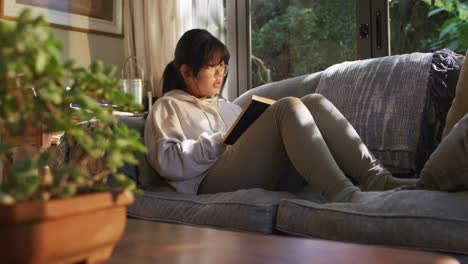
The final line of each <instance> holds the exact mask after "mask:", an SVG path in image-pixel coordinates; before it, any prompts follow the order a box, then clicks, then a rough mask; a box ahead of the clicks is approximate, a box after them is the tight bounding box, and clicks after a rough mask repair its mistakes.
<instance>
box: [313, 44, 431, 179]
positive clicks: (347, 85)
mask: <svg viewBox="0 0 468 264" xmlns="http://www.w3.org/2000/svg"><path fill="white" fill-rule="evenodd" d="M431 62H432V53H412V54H405V55H397V56H389V57H383V58H376V59H368V60H361V61H353V62H344V63H341V64H337V65H334V66H331V67H330V68H328V69H326V70H325V71H324V72H323V74H322V78H321V80H320V83H319V85H318V87H317V93H321V94H323V95H324V96H325V97H326V98H328V99H329V100H330V101H331V102H333V104H335V105H336V107H337V108H338V109H339V110H340V111H341V112H342V113H343V115H344V116H345V117H346V118H347V119H348V121H349V122H350V123H351V124H352V125H353V126H354V128H355V129H356V131H357V132H358V134H359V135H360V136H361V137H362V140H363V141H364V143H365V144H366V145H367V146H368V148H369V149H370V150H371V151H372V153H373V154H374V155H375V156H376V157H377V158H378V159H379V160H380V161H381V162H382V163H383V165H384V166H385V167H386V168H387V169H389V170H390V171H391V172H392V173H404V174H407V173H414V172H415V171H416V165H415V159H416V155H417V150H418V143H419V141H420V135H421V127H422V119H423V114H424V105H425V102H426V97H427V94H428V78H429V73H430V69H431Z"/></svg>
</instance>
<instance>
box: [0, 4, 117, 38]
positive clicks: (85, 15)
mask: <svg viewBox="0 0 468 264" xmlns="http://www.w3.org/2000/svg"><path fill="white" fill-rule="evenodd" d="M122 1H123V0H0V18H3V19H7V20H15V19H16V18H17V17H18V15H19V14H20V13H21V11H22V10H23V9H24V8H29V9H31V13H32V14H33V16H38V15H43V16H44V18H45V20H46V21H47V22H48V23H49V24H50V25H51V26H52V27H57V28H62V29H66V30H74V31H80V32H86V33H95V34H100V35H107V36H112V37H121V38H122V37H123V26H122V19H123V18H122V16H123V13H122V8H123V3H122Z"/></svg>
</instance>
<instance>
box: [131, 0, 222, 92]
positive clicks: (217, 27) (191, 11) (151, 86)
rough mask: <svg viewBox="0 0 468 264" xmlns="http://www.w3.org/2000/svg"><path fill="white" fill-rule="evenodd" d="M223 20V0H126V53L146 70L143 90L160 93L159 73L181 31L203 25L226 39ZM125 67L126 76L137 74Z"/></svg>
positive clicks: (165, 63)
mask: <svg viewBox="0 0 468 264" xmlns="http://www.w3.org/2000/svg"><path fill="white" fill-rule="evenodd" d="M224 20H225V14H224V4H223V0H169V1H168V0H126V1H125V5H124V36H125V39H124V48H125V57H126V58H128V57H129V56H135V57H136V58H137V61H138V63H139V64H140V65H141V67H142V68H143V70H144V73H145V85H146V90H147V91H151V92H152V93H153V95H155V96H158V97H159V96H161V91H162V89H161V88H162V87H161V76H162V73H163V71H164V68H165V67H166V65H167V64H168V63H169V62H171V61H172V60H173V59H174V50H175V47H176V44H177V41H178V40H179V38H180V37H181V36H182V34H183V33H184V32H185V31H187V30H189V29H191V28H204V29H207V30H208V31H210V32H211V33H212V34H213V35H214V36H216V37H218V38H219V39H221V41H223V42H224V43H226V31H225V29H226V28H225V22H224ZM130 65H132V64H130ZM130 65H129V66H130ZM127 68H128V70H129V71H126V69H127ZM126 69H123V70H124V71H125V73H124V74H125V75H126V76H128V75H131V76H136V74H137V73H136V71H135V67H126Z"/></svg>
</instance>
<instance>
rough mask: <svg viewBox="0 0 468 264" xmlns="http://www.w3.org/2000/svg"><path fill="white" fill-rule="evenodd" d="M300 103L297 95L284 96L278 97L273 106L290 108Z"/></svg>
mask: <svg viewBox="0 0 468 264" xmlns="http://www.w3.org/2000/svg"><path fill="white" fill-rule="evenodd" d="M302 104H303V103H302V101H301V100H300V99H299V98H297V97H284V98H281V99H279V100H278V101H277V102H276V103H275V104H274V105H273V106H275V107H277V108H286V109H290V108H294V107H296V106H298V105H302Z"/></svg>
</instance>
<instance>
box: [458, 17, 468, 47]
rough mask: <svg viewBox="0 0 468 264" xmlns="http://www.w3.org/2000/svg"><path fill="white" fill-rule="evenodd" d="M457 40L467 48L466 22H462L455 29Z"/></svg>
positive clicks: (467, 31) (467, 32)
mask: <svg viewBox="0 0 468 264" xmlns="http://www.w3.org/2000/svg"><path fill="white" fill-rule="evenodd" d="M457 34H458V40H459V42H460V44H461V45H462V46H463V47H464V48H465V49H468V23H462V24H460V26H459V27H458V29H457Z"/></svg>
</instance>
